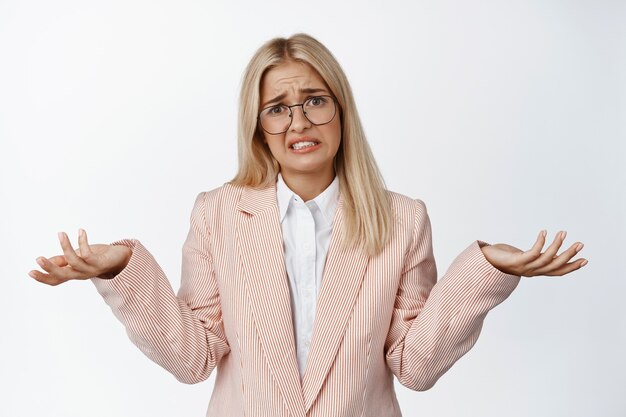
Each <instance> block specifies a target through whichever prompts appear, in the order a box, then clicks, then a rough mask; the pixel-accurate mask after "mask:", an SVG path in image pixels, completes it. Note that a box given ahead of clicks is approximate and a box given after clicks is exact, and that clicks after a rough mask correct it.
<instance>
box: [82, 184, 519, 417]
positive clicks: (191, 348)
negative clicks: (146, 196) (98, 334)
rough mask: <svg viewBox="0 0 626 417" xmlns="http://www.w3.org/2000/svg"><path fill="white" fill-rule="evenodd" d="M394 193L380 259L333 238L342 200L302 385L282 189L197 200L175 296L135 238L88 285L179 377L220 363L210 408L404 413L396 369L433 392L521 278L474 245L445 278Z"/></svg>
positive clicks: (201, 375) (261, 416) (419, 207)
mask: <svg viewBox="0 0 626 417" xmlns="http://www.w3.org/2000/svg"><path fill="white" fill-rule="evenodd" d="M389 195H390V198H391V201H392V207H393V216H394V226H393V233H392V238H391V241H390V242H389V243H388V244H387V246H386V247H385V248H384V249H383V250H382V252H381V253H380V254H378V255H376V256H373V257H371V256H368V255H367V254H366V253H365V252H364V250H363V248H360V247H351V248H346V247H342V246H341V245H340V244H339V236H341V234H342V233H343V229H344V217H343V199H342V198H341V197H340V199H339V203H338V208H337V212H336V215H335V219H334V223H333V231H332V236H331V243H330V246H329V251H328V255H327V259H326V264H325V268H324V273H323V279H322V286H321V289H320V294H319V299H318V304H317V312H316V317H315V324H314V329H313V336H312V340H311V347H310V351H309V356H308V361H307V365H306V370H305V373H304V375H303V377H302V380H301V379H300V375H299V372H298V367H297V363H296V350H295V342H294V329H293V323H292V315H291V305H290V303H291V302H290V294H289V291H290V290H289V286H288V280H287V275H286V272H285V263H284V256H283V241H282V232H281V225H280V222H279V215H278V206H277V202H276V187H275V186H271V187H268V188H263V189H253V188H247V187H238V186H234V185H230V184H226V185H223V186H221V187H219V188H217V189H215V190H212V191H209V192H202V193H200V194H199V195H198V196H197V198H196V201H195V204H194V207H193V210H192V214H191V222H190V223H191V226H190V230H189V234H188V236H187V239H186V241H185V243H184V246H183V258H182V277H181V286H180V289H179V291H178V294H177V295H175V294H174V292H173V291H172V287H171V284H170V282H169V281H168V279H167V278H166V276H165V274H164V273H163V271H162V270H161V268H160V267H159V265H158V264H157V262H156V261H155V260H154V258H153V257H152V255H151V254H150V253H149V252H148V250H147V249H146V248H145V247H144V246H143V245H142V244H141V243H140V242H139V241H137V240H134V239H124V240H120V241H117V242H114V243H113V244H121V245H126V246H128V247H130V248H132V252H133V253H132V256H131V258H130V261H129V263H128V265H127V266H126V268H125V269H124V270H123V271H122V272H121V273H120V274H119V275H117V276H116V277H115V278H113V279H110V280H104V279H99V278H94V279H93V280H92V281H93V282H94V284H95V286H96V287H97V289H98V291H99V292H100V293H101V294H102V296H103V297H104V299H105V301H106V302H107V303H108V304H109V306H110V307H111V309H112V310H113V312H114V313H115V315H116V316H117V317H118V318H119V320H121V322H122V323H123V324H124V326H125V327H126V330H127V333H128V335H129V337H130V339H131V340H132V342H133V343H134V344H135V345H137V347H139V349H141V350H142V351H143V352H144V353H145V354H146V355H147V356H148V357H149V358H150V359H152V360H153V361H154V362H156V363H158V364H159V365H161V366H162V367H163V368H165V369H166V370H168V371H169V372H171V373H172V374H173V375H174V376H175V377H176V378H177V379H178V380H180V381H182V382H185V383H190V384H191V383H196V382H200V381H203V380H205V379H206V378H208V377H209V375H210V374H211V372H212V371H213V369H214V368H216V367H217V375H216V379H215V385H214V389H213V393H212V396H211V399H210V402H209V406H208V410H207V414H206V415H207V416H209V417H223V416H236V417H244V416H246V417H278V416H280V417H287V416H292V417H304V416H310V417H322V416H324V417H327V416H337V417H348V416H350V417H352V416H364V417H365V416H371V417H380V416H392V417H398V416H401V412H400V409H399V406H398V401H397V399H396V395H395V392H394V385H393V379H394V378H393V376H394V375H395V376H396V378H397V379H398V380H399V382H400V383H401V384H403V385H405V386H406V387H408V388H410V389H413V390H420V391H421V390H427V389H429V388H430V387H432V386H433V384H434V383H435V382H436V381H437V379H438V378H439V377H440V376H441V375H442V374H443V373H444V372H446V371H447V370H448V369H449V368H450V367H451V366H452V365H453V364H454V362H455V361H457V360H458V359H459V358H460V357H461V356H462V355H464V354H465V353H466V352H467V351H468V350H469V349H470V348H471V347H472V346H473V345H474V343H475V342H476V340H477V338H478V335H479V333H480V330H481V327H482V323H483V320H484V318H485V316H486V314H487V312H488V311H489V310H490V309H492V308H494V307H495V306H496V305H498V304H499V303H501V302H502V301H503V300H505V299H506V298H507V297H508V296H509V294H510V293H511V292H512V291H513V290H514V289H515V287H516V286H517V284H518V282H519V279H520V277H519V276H513V275H508V274H505V273H503V272H501V271H499V270H498V269H496V268H494V267H493V266H492V265H491V264H490V263H489V262H488V261H487V260H486V259H485V257H484V256H483V253H482V251H481V250H480V247H481V246H483V245H486V243H484V242H480V241H475V242H473V243H472V244H471V245H470V246H469V247H468V248H467V249H465V250H464V251H463V252H462V253H461V254H460V255H459V256H458V257H457V258H456V259H455V260H454V262H453V263H452V265H451V266H450V268H449V270H448V271H447V273H446V274H445V275H444V276H443V277H442V278H441V279H440V280H439V281H437V271H436V267H435V260H434V257H433V251H432V243H431V242H432V241H431V228H430V221H429V218H428V215H427V212H426V207H425V205H424V203H423V202H422V201H421V200H413V199H410V198H408V197H405V196H402V195H400V194H396V193H392V192H389Z"/></svg>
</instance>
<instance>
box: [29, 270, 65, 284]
mask: <svg viewBox="0 0 626 417" xmlns="http://www.w3.org/2000/svg"><path fill="white" fill-rule="evenodd" d="M28 276H30V277H31V278H33V279H35V280H37V281H39V282H42V283H44V284H48V285H53V286H54V285H59V284H61V283H62V282H65V281H63V280H62V279H59V278H57V277H54V276H52V275H49V274H44V273H43V272H40V271H36V270H32V271H30V272H29V273H28Z"/></svg>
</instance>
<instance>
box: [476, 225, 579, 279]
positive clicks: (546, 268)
mask: <svg viewBox="0 0 626 417" xmlns="http://www.w3.org/2000/svg"><path fill="white" fill-rule="evenodd" d="M565 235H566V233H565V232H560V233H557V235H556V237H555V238H554V241H553V242H552V244H551V245H550V246H548V248H547V249H546V251H545V252H543V253H542V252H541V251H542V249H543V246H544V244H545V237H546V233H545V231H542V232H541V233H539V236H538V238H537V241H536V242H535V244H534V245H533V247H532V248H531V249H529V250H528V251H526V252H524V251H522V250H520V249H518V248H516V247H514V246H511V245H507V244H505V243H497V244H495V245H490V246H484V247H483V248H481V249H482V251H483V253H484V255H485V258H486V259H487V260H488V261H489V262H490V263H491V264H492V265H493V266H494V267H496V268H498V269H499V270H500V271H502V272H505V273H507V274H513V275H520V276H526V277H532V276H538V275H552V276H555V275H565V274H568V273H570V272H572V271H575V270H576V269H579V268H580V267H582V266H584V265H585V264H587V261H586V260H585V259H577V260H575V261H572V262H568V261H569V260H570V259H572V257H574V255H576V254H577V253H578V252H579V251H580V250H581V249H582V247H583V244H582V243H580V242H576V243H574V244H573V245H572V246H570V247H569V248H568V249H567V250H565V251H564V252H563V253H561V254H560V255H558V256H557V252H558V250H559V248H560V247H561V245H562V244H563V240H564V239H565Z"/></svg>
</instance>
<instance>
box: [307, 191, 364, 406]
mask: <svg viewBox="0 0 626 417" xmlns="http://www.w3.org/2000/svg"><path fill="white" fill-rule="evenodd" d="M343 232H344V221H343V199H342V198H340V200H339V204H338V206H337V212H336V215H335V219H334V225H333V231H332V237H331V242H330V246H329V248H328V255H327V257H326V264H325V267H324V273H323V277H322V288H321V289H320V295H319V299H318V301H317V309H316V313H315V324H314V326H313V336H312V340H311V347H310V350H309V357H308V359H307V365H306V370H305V373H304V377H303V380H302V391H303V395H304V405H305V410H306V411H308V410H309V408H311V405H312V404H313V402H314V401H315V398H316V397H317V395H318V393H319V391H320V389H321V387H322V384H323V383H324V380H325V379H326V375H327V374H328V371H329V370H330V369H331V367H332V365H333V361H334V358H335V356H336V354H337V351H338V349H339V346H340V344H341V340H342V338H343V335H344V334H345V331H346V325H347V322H348V318H349V317H350V313H351V312H352V310H353V307H354V302H355V300H356V297H357V294H358V292H359V289H360V288H361V283H362V281H363V277H364V275H365V269H366V267H367V264H368V261H369V257H368V256H367V254H366V253H365V251H364V250H363V248H362V247H360V246H359V247H351V248H342V247H340V241H341V239H340V238H341V236H342V234H343Z"/></svg>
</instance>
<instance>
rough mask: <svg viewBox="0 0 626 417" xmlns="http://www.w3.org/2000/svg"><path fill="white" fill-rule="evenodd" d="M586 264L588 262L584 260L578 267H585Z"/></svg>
mask: <svg viewBox="0 0 626 417" xmlns="http://www.w3.org/2000/svg"><path fill="white" fill-rule="evenodd" d="M587 263H588V262H587V260H586V259H585V260H584V261H582V262H581V263H580V266H585V265H587Z"/></svg>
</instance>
